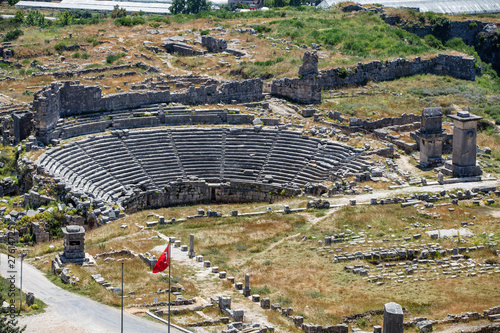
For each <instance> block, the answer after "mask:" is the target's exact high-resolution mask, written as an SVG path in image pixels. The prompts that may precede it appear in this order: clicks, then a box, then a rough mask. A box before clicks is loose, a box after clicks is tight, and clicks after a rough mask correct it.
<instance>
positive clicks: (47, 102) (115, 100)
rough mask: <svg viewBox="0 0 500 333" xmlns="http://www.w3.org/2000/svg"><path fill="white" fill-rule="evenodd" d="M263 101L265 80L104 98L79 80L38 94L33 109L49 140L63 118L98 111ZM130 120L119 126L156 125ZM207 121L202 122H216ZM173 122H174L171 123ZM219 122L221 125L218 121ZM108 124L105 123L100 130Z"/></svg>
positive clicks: (154, 121) (151, 121)
mask: <svg viewBox="0 0 500 333" xmlns="http://www.w3.org/2000/svg"><path fill="white" fill-rule="evenodd" d="M262 98H263V95H262V81H261V80H260V79H252V80H244V81H231V82H227V83H224V84H222V85H221V86H220V87H219V88H218V87H217V85H215V84H213V85H208V86H205V85H201V86H200V87H195V86H190V87H189V89H187V91H181V92H175V93H170V91H169V90H153V91H145V92H129V93H122V94H113V95H109V96H102V89H101V88H100V87H98V86H88V87H86V86H84V85H82V84H80V82H79V81H63V82H62V84H61V83H59V82H54V83H52V84H51V85H50V86H46V87H44V88H43V89H41V90H40V91H38V92H36V93H35V95H34V99H33V104H32V108H33V110H34V111H35V116H34V118H35V124H36V132H37V135H38V136H39V137H41V138H43V137H47V135H48V133H50V132H51V131H53V130H54V129H55V128H56V125H57V121H58V120H59V118H60V117H67V116H71V115H81V114H85V113H93V112H98V111H112V110H120V109H129V108H137V107H140V106H142V105H147V104H155V103H172V102H176V103H182V104H206V103H209V104H215V103H221V102H222V103H233V102H237V103H244V102H253V101H258V100H261V99H262ZM153 118H154V117H150V119H147V118H145V119H131V120H129V121H128V123H129V124H127V121H121V123H120V124H117V127H128V126H129V125H130V127H139V126H154V125H157V122H158V121H157V119H156V118H155V119H153ZM231 119H232V120H233V122H234V123H240V122H241V121H244V120H241V119H240V117H238V116H236V117H231ZM216 120H217V119H215V120H214V119H212V120H210V119H206V120H200V121H202V122H203V121H206V122H208V123H210V122H211V121H216ZM172 121H174V120H172ZM215 123H218V122H215ZM103 126H104V127H105V126H106V125H104V124H102V126H101V127H103ZM69 131H70V132H72V133H71V134H70V136H72V135H76V134H78V133H84V132H86V129H85V128H84V127H80V128H74V129H72V130H69Z"/></svg>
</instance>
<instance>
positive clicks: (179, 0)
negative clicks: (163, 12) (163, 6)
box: [169, 0, 186, 15]
mask: <svg viewBox="0 0 500 333" xmlns="http://www.w3.org/2000/svg"><path fill="white" fill-rule="evenodd" d="M169 10H170V13H172V14H174V15H175V14H182V13H185V12H186V0H174V1H173V2H172V5H171V6H170V8H169Z"/></svg>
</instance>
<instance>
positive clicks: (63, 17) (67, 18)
mask: <svg viewBox="0 0 500 333" xmlns="http://www.w3.org/2000/svg"><path fill="white" fill-rule="evenodd" d="M73 19H74V17H73V15H71V14H70V12H68V11H64V12H61V13H59V14H58V15H57V24H59V25H60V26H62V27H65V26H67V25H70V24H71V23H72V22H73Z"/></svg>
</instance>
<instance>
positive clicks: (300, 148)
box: [261, 132, 318, 184]
mask: <svg viewBox="0 0 500 333" xmlns="http://www.w3.org/2000/svg"><path fill="white" fill-rule="evenodd" d="M317 149H318V142H317V140H311V139H310V138H309V137H308V136H303V135H301V134H300V133H297V132H282V133H280V135H279V137H278V138H277V140H276V143H275V145H274V147H273V150H272V151H271V152H270V154H269V156H268V160H267V162H266V165H265V166H264V169H263V170H262V172H261V176H272V177H273V180H274V182H275V183H282V184H287V183H289V182H291V181H292V180H293V179H294V178H295V176H296V175H297V173H299V172H300V171H301V169H302V168H303V167H304V166H305V165H306V163H307V162H308V160H309V158H311V157H312V156H313V155H314V154H315V153H316V151H317Z"/></svg>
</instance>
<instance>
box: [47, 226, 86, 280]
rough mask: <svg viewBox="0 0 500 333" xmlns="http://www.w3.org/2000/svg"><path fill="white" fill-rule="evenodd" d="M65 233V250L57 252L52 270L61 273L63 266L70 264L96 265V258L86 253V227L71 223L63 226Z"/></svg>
mask: <svg viewBox="0 0 500 333" xmlns="http://www.w3.org/2000/svg"><path fill="white" fill-rule="evenodd" d="M61 230H62V232H63V235H64V243H63V245H64V252H62V253H59V254H56V257H55V259H54V260H52V272H54V273H59V271H60V270H61V268H62V267H63V266H64V265H66V264H68V263H71V264H76V265H83V266H89V265H94V264H95V262H94V258H92V256H91V255H89V254H88V253H85V228H83V227H82V226H79V225H70V226H67V227H63V228H61Z"/></svg>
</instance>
